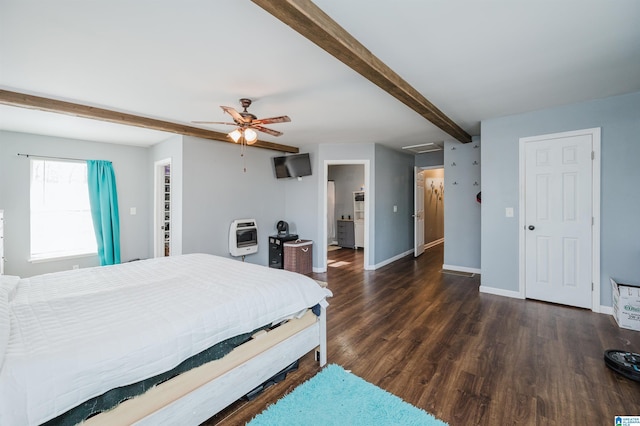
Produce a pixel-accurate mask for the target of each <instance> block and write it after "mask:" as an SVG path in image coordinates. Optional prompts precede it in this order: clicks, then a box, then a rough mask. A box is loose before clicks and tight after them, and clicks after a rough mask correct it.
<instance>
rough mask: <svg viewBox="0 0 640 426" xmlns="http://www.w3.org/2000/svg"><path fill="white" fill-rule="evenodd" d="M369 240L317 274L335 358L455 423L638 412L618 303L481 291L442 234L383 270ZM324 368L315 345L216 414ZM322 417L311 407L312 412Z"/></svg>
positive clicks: (639, 341)
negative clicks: (614, 309) (368, 251)
mask: <svg viewBox="0 0 640 426" xmlns="http://www.w3.org/2000/svg"><path fill="white" fill-rule="evenodd" d="M362 255H363V253H362V251H354V250H350V249H341V250H336V251H331V252H329V259H330V260H332V261H334V263H337V262H343V263H342V266H339V267H329V268H328V271H327V273H324V274H313V276H314V278H316V279H321V280H325V281H327V282H328V283H329V287H330V289H331V290H332V291H333V293H334V297H333V298H331V299H329V303H330V306H329V308H328V326H327V328H328V336H329V337H328V348H329V349H328V358H329V362H330V363H335V364H339V365H341V366H342V367H344V368H345V369H348V370H352V371H353V372H354V373H355V374H357V375H358V376H360V377H362V378H364V379H365V380H367V381H369V382H371V383H373V384H375V385H377V386H379V387H381V388H383V389H386V390H387V391H389V392H392V393H394V394H395V395H398V396H399V397H401V398H402V399H404V400H405V401H407V402H409V403H411V404H413V405H415V406H417V407H420V408H422V409H424V410H426V411H428V412H430V413H432V414H433V415H435V416H436V417H438V418H440V419H442V420H444V421H445V422H447V423H449V424H450V425H451V426H457V425H465V426H466V425H507V424H508V425H612V424H614V421H613V420H614V416H616V415H640V383H639V382H634V381H631V380H629V379H626V378H624V377H622V376H620V375H618V374H616V373H614V372H613V371H611V370H609V369H608V368H607V367H606V366H605V364H604V361H603V353H604V351H605V350H606V349H612V348H618V349H625V350H630V351H634V352H640V332H637V331H631V330H625V329H621V328H618V326H617V325H616V323H615V321H614V320H613V318H612V317H611V316H609V315H603V314H595V313H592V312H590V311H588V310H584V309H577V308H570V307H566V306H558V305H553V304H548V303H543V302H537V301H532V300H518V299H511V298H507V297H500V296H494V295H488V294H482V293H479V291H478V287H479V285H480V279H479V277H478V276H475V277H465V276H460V275H454V274H448V273H442V271H441V267H442V263H443V248H442V245H440V246H437V247H434V248H432V249H430V250H427V251H426V252H425V253H424V254H423V255H422V256H421V257H419V258H418V259H414V258H413V257H412V256H408V257H406V258H403V259H401V260H398V261H396V262H394V263H392V264H390V265H387V266H385V267H383V268H380V269H378V270H376V271H364V270H363V268H362ZM317 371H319V368H318V367H317V363H316V362H315V361H314V360H313V356H311V355H307V356H305V357H303V358H302V359H301V361H300V368H299V369H298V371H296V372H294V373H291V374H290V375H289V376H288V377H287V379H286V380H285V381H284V382H282V383H279V384H277V385H274V386H272V387H271V388H269V389H267V390H266V391H265V392H264V393H263V394H262V395H260V396H259V397H258V398H257V399H255V400H254V401H251V402H238V403H236V404H234V405H232V406H231V407H229V408H228V409H227V410H225V411H223V412H222V413H220V414H219V415H217V416H216V417H214V418H212V419H210V420H209V421H208V422H206V423H205V424H207V425H214V424H220V425H241V424H245V423H246V422H247V421H249V420H250V419H251V418H253V416H255V415H256V414H258V413H259V412H261V411H262V410H263V409H264V408H265V407H267V406H268V405H270V404H272V403H274V402H276V401H277V400H278V399H279V398H281V397H282V396H283V395H285V394H286V393H288V392H290V391H291V390H292V389H294V388H295V387H296V386H297V385H298V384H300V383H302V382H303V381H305V380H307V379H309V378H310V377H312V376H313V375H314V374H315V373H316V372H317ZM309 423H310V424H313V419H309Z"/></svg>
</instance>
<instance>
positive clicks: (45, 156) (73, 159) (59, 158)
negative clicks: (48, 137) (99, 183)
mask: <svg viewBox="0 0 640 426" xmlns="http://www.w3.org/2000/svg"><path fill="white" fill-rule="evenodd" d="M18 155H20V156H22V157H27V158H28V157H35V158H50V159H53V160H69V161H89V160H87V159H84V158H69V157H51V156H48V155H33V154H20V153H18ZM109 162H111V161H109Z"/></svg>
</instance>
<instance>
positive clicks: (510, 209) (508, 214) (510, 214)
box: [504, 207, 513, 217]
mask: <svg viewBox="0 0 640 426" xmlns="http://www.w3.org/2000/svg"><path fill="white" fill-rule="evenodd" d="M504 215H505V216H506V217H513V207H507V208H506V209H504Z"/></svg>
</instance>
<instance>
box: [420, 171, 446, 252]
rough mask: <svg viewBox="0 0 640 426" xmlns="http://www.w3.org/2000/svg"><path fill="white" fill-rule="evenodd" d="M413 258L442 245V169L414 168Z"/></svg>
mask: <svg viewBox="0 0 640 426" xmlns="http://www.w3.org/2000/svg"><path fill="white" fill-rule="evenodd" d="M413 218H414V256H415V257H418V256H419V255H420V254H422V253H423V252H424V250H426V249H429V248H431V247H434V246H436V245H438V244H442V243H444V168H443V167H440V166H435V167H416V168H415V184H414V213H413Z"/></svg>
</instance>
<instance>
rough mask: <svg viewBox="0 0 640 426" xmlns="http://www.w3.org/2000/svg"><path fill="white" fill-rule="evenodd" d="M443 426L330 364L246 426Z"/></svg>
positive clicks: (440, 422) (444, 425)
mask: <svg viewBox="0 0 640 426" xmlns="http://www.w3.org/2000/svg"><path fill="white" fill-rule="evenodd" d="M263 425H269V426H275V425H277V426H291V425H320V426H326V425H339V426H345V425H349V426H354V425H367V426H371V425H397V426H400V425H416V426H418V425H419V426H446V425H447V424H446V423H444V422H443V421H441V420H438V419H436V418H435V417H433V416H432V415H431V414H429V413H427V412H426V411H424V410H421V409H420V408H417V407H415V406H413V405H411V404H409V403H408V402H405V401H403V400H402V399H400V398H398V397H397V396H395V395H393V394H391V393H389V392H387V391H385V390H383V389H380V388H379V387H377V386H375V385H372V384H371V383H369V382H367V381H365V380H363V379H361V378H360V377H358V376H356V375H355V374H352V373H349V372H347V371H345V370H344V369H343V368H342V367H340V366H338V365H335V364H330V365H328V366H327V367H325V368H324V369H323V370H322V371H320V372H319V373H318V374H316V375H315V376H314V377H312V378H311V379H309V380H308V381H306V382H304V383H303V384H301V385H300V386H298V387H297V388H295V389H294V390H293V391H292V392H291V393H290V394H288V395H286V396H285V397H284V398H282V399H281V400H279V401H278V402H276V403H275V404H273V405H271V406H269V407H267V409H266V410H265V411H263V412H262V413H260V414H258V415H257V416H256V417H254V419H253V420H251V421H250V422H249V423H248V426H263Z"/></svg>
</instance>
